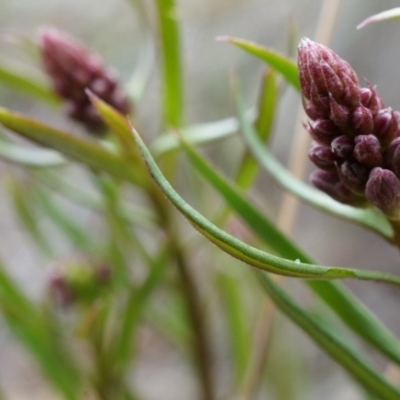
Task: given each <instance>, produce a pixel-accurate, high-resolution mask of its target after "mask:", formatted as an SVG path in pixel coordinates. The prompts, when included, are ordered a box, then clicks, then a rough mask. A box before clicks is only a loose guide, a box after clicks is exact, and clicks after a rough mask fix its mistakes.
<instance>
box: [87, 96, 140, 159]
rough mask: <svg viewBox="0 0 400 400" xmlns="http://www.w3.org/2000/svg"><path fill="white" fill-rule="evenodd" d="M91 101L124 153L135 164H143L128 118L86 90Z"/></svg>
mask: <svg viewBox="0 0 400 400" xmlns="http://www.w3.org/2000/svg"><path fill="white" fill-rule="evenodd" d="M86 93H87V95H88V97H89V98H90V101H91V102H92V104H93V106H94V107H95V108H96V110H97V111H98V113H99V114H100V116H101V117H102V118H103V120H104V122H105V123H106V124H107V125H108V127H109V128H110V129H111V130H112V131H113V132H114V133H115V134H116V136H117V138H118V140H119V142H120V143H121V147H122V150H123V152H125V153H126V154H127V155H128V156H129V158H130V159H131V161H132V162H133V163H139V162H141V160H140V157H139V154H138V152H137V148H136V146H135V141H134V140H133V137H132V132H131V129H130V126H129V123H128V120H127V119H126V117H124V116H123V115H122V114H121V113H119V112H118V111H117V110H116V109H115V108H113V107H111V106H110V105H109V104H107V103H106V102H105V101H103V100H102V99H100V98H99V97H98V96H96V95H95V94H94V93H93V92H91V91H90V90H86Z"/></svg>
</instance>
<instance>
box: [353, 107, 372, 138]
mask: <svg viewBox="0 0 400 400" xmlns="http://www.w3.org/2000/svg"><path fill="white" fill-rule="evenodd" d="M351 126H352V128H353V129H354V131H355V132H357V133H358V134H359V135H369V134H370V133H372V130H373V127H374V120H373V117H372V112H371V110H370V109H368V108H366V107H364V106H360V107H357V108H356V109H355V110H354V111H353V114H352V116H351Z"/></svg>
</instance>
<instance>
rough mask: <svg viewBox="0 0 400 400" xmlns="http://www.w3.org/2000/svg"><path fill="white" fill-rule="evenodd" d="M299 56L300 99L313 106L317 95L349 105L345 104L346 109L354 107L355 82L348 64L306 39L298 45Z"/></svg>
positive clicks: (356, 82)
mask: <svg viewBox="0 0 400 400" xmlns="http://www.w3.org/2000/svg"><path fill="white" fill-rule="evenodd" d="M298 52H299V57H298V65H299V75H300V84H301V87H302V94H303V96H305V97H306V98H307V99H309V100H310V101H311V102H313V103H314V100H313V97H314V98H315V97H316V93H318V94H319V95H320V96H321V97H328V96H329V97H330V96H332V97H333V98H334V99H335V100H336V101H337V102H340V103H342V102H343V101H345V102H346V101H349V103H346V104H345V105H347V106H349V107H352V106H354V105H356V104H357V101H358V100H357V99H359V93H358V79H357V75H356V73H355V72H354V70H353V68H352V67H351V66H350V64H348V63H347V62H346V61H344V60H342V59H341V58H340V57H339V56H338V55H337V54H336V53H335V52H333V51H332V50H331V49H329V48H328V47H325V46H323V45H322V44H319V43H316V42H313V41H312V40H310V39H308V38H303V39H302V40H301V41H300V44H299V48H298ZM313 86H314V88H313ZM352 92H354V93H352Z"/></svg>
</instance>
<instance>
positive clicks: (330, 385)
mask: <svg viewBox="0 0 400 400" xmlns="http://www.w3.org/2000/svg"><path fill="white" fill-rule="evenodd" d="M147 1H149V2H150V0H147ZM180 3H181V5H182V14H183V17H184V26H183V31H184V48H185V62H186V80H187V111H188V122H190V123H192V122H201V121H207V120H213V119H219V118H223V117H226V116H228V115H230V114H231V112H232V107H231V103H230V101H229V85H228V73H229V71H230V70H236V71H238V72H239V74H240V75H241V77H242V79H243V87H244V91H245V96H246V100H247V101H248V103H249V104H251V102H252V101H253V100H254V98H255V96H256V92H257V84H258V80H259V76H260V73H261V71H262V64H261V63H260V62H259V61H258V60H256V59H254V58H252V57H250V56H248V55H246V54H244V53H243V52H241V51H240V50H238V49H236V48H233V47H231V46H229V45H227V44H222V43H217V42H215V40H214V38H215V37H216V36H218V35H233V36H238V37H243V38H247V39H250V40H253V41H256V42H259V43H262V44H265V45H268V46H271V47H274V48H277V49H279V50H281V51H286V46H287V30H286V26H287V22H288V20H289V18H291V17H295V19H296V21H297V25H298V30H299V34H300V35H301V36H303V35H306V36H310V37H313V33H314V31H315V26H316V22H317V17H318V12H319V7H320V4H321V2H320V1H317V0H310V1H306V0H300V1H295V0H291V1H290V0H280V1H267V0H263V1H259V0H247V1H246V0H231V1H226V0H223V1H215V0H182V1H180ZM99 4H101V5H100V6H99ZM397 5H398V2H396V1H380V2H376V1H374V0H358V1H356V0H349V1H343V5H342V8H341V11H340V14H339V17H338V23H337V27H336V29H335V33H334V37H333V40H332V47H333V48H334V49H335V51H336V52H337V53H339V54H340V56H342V57H343V58H344V59H346V60H348V61H349V62H350V63H351V64H352V65H353V66H354V68H355V69H356V71H357V72H358V74H359V76H360V77H363V76H365V77H366V78H368V80H370V81H371V82H373V83H374V84H377V86H378V90H379V92H380V94H381V95H382V97H383V98H384V100H385V102H386V104H387V105H390V106H392V107H393V108H394V109H400V94H399V93H400V90H399V88H400V80H399V79H398V74H399V65H400V48H399V45H398V43H399V41H400V22H397V21H392V22H388V23H385V24H378V25H376V26H371V27H367V28H366V29H364V30H362V31H356V30H355V26H356V25H357V24H358V23H359V22H360V21H361V20H363V19H364V18H365V17H367V16H369V15H371V14H373V13H376V12H378V11H381V10H385V9H388V8H391V7H395V6H397ZM46 24H52V25H57V26H59V27H61V28H63V29H66V30H68V31H70V32H72V33H73V34H75V35H77V36H79V37H81V38H83V39H85V40H86V41H88V42H89V43H91V44H92V45H93V46H94V47H95V48H96V49H97V50H98V51H99V52H101V53H102V54H103V55H104V56H105V58H106V59H107V60H108V61H109V62H110V63H112V64H113V65H115V67H116V68H117V69H118V70H120V71H121V74H122V76H123V77H124V78H125V79H126V78H127V77H128V76H129V71H130V69H131V68H132V66H133V65H134V64H135V63H136V61H137V52H138V49H139V43H138V31H137V29H136V28H135V26H136V24H137V22H136V20H135V18H134V16H133V14H132V13H131V10H130V8H129V7H128V5H127V4H126V3H125V2H124V1H123V0H102V1H98V0H85V1H76V0H29V1H28V0H1V1H0V30H1V31H2V32H7V31H18V32H23V33H24V34H27V35H33V34H34V32H35V29H36V27H37V26H38V25H46ZM8 57H9V58H12V59H16V58H17V59H18V58H19V59H21V57H20V53H19V52H17V51H15V50H13V49H12V46H10V45H7V44H5V43H0V59H1V60H4V59H7V58H8ZM21 61H23V59H21ZM157 89H158V83H157V82H152V84H151V85H150V88H149V93H147V95H146V97H145V102H144V105H143V106H141V108H140V113H141V114H142V121H141V125H142V126H148V127H150V128H149V129H150V131H151V134H152V135H155V134H156V133H157V129H158V125H157V121H154V118H153V115H154V110H155V109H156V108H155V107H158V104H157V100H156V90H157ZM0 101H1V102H2V103H4V104H6V105H7V106H9V107H11V108H15V109H18V110H21V111H24V112H27V113H29V114H32V115H35V116H37V117H39V118H40V117H42V118H46V120H47V121H48V122H54V123H57V124H59V125H64V126H69V124H68V123H66V122H65V121H61V120H59V119H58V118H57V117H56V116H51V117H50V118H49V115H48V113H47V112H46V111H47V110H46V109H45V108H43V107H38V106H35V105H34V104H33V103H32V102H30V101H29V100H26V99H24V98H23V97H22V96H14V95H12V94H11V93H10V92H8V91H5V92H4V93H0ZM298 105H299V104H298V98H297V97H296V96H295V95H294V94H293V93H292V92H291V91H288V92H287V94H286V95H285V98H284V102H283V106H282V107H281V110H280V120H279V122H278V124H277V129H276V136H275V138H274V143H273V148H274V151H275V153H276V154H278V155H279V157H280V158H281V159H282V160H286V157H287V155H288V149H289V147H290V140H291V135H292V128H293V123H294V118H295V115H296V111H294V110H296V109H297V107H298ZM156 112H157V109H156ZM236 145H238V144H236ZM216 149H217V150H214V151H212V152H211V155H212V156H213V157H214V159H216V158H217V156H218V161H219V163H220V165H222V166H223V167H224V168H225V169H226V170H227V171H229V169H230V167H231V164H230V163H229V159H224V157H223V156H222V157H221V154H222V155H224V154H225V155H226V156H229V154H230V151H231V150H230V149H229V150H225V152H224V149H223V148H222V146H217V147H216ZM217 151H218V152H219V153H218V154H217ZM225 158H229V157H225ZM309 168H310V170H311V168H312V167H311V166H309ZM7 169H8V166H7V165H6V164H5V163H1V164H0V174H1V176H2V177H4V176H5V175H6V173H7ZM71 174H75V176H76V177H77V179H79V170H77V169H76V170H75V169H74V170H72V171H71ZM82 184H84V183H82ZM259 188H260V190H259V191H258V193H257V199H258V200H259V201H260V204H265V206H264V208H265V210H268V211H266V212H268V213H270V215H273V213H274V211H275V210H276V209H277V206H278V205H279V199H280V192H279V191H278V190H277V188H276V187H275V185H274V184H273V183H271V182H270V181H269V180H268V179H265V178H264V179H261V180H260V185H259ZM8 199H9V197H8V195H7V194H6V193H5V190H4V189H3V186H1V187H0V210H1V223H0V230H1V234H2V240H1V241H0V254H1V257H2V258H3V259H5V260H6V263H7V267H8V268H9V270H10V271H12V274H13V276H15V277H16V278H17V279H18V280H19V281H20V282H21V283H22V284H23V285H24V286H25V287H26V290H27V291H28V292H29V293H30V294H31V295H32V296H34V297H37V296H40V293H41V292H42V290H43V285H44V281H45V276H46V270H47V269H48V267H49V265H47V264H46V262H45V261H43V259H42V258H41V257H40V256H39V254H38V252H37V251H35V250H34V248H33V246H32V245H31V242H30V241H29V240H28V238H27V235H26V233H24V231H23V230H21V229H20V227H19V226H18V225H17V223H16V221H15V217H14V214H13V213H12V211H11V209H10V205H9V200H8ZM68 207H70V212H71V214H73V215H74V216H77V217H78V218H81V219H83V220H85V219H86V220H87V221H88V226H90V224H91V215H90V214H89V213H88V212H87V211H86V210H83V209H80V208H77V207H76V208H73V207H72V206H70V205H68ZM294 237H295V239H296V241H297V242H298V243H299V244H300V245H301V246H303V247H304V248H305V249H306V250H308V251H309V252H310V253H311V254H314V255H315V257H316V258H317V259H318V260H319V261H320V262H322V263H325V264H330V265H343V266H352V267H355V268H357V267H363V268H370V269H382V270H383V269H384V270H385V271H391V272H394V273H398V272H400V271H399V269H400V265H399V264H400V262H399V261H400V258H399V254H398V252H397V251H396V250H395V249H393V248H391V247H390V246H389V245H387V244H386V243H384V242H383V240H380V239H379V238H377V237H376V236H374V235H373V234H370V233H366V232H365V231H363V230H362V229H360V228H358V227H356V226H353V225H350V224H347V223H345V222H341V221H337V220H335V219H333V218H330V217H329V216H326V215H323V214H321V213H320V212H317V211H314V210H312V209H310V208H309V207H307V206H301V207H300V215H299V218H298V219H297V223H296V227H295V232H294ZM64 247H65V246H64V245H63V244H62V242H60V244H59V248H60V254H64V253H65V254H69V251H70V249H68V248H64ZM349 286H350V287H351V288H352V289H353V290H354V291H355V292H356V293H357V295H358V296H359V297H360V298H361V299H362V300H363V301H364V302H365V303H366V304H367V305H368V306H369V307H370V308H371V309H372V310H373V311H374V312H375V313H376V314H378V315H379V316H380V318H381V319H382V320H383V321H384V322H385V323H386V324H387V325H388V326H389V327H390V328H391V329H393V330H394V331H395V332H396V333H397V334H398V335H400V316H399V313H398V302H399V301H400V298H399V296H398V294H397V293H396V291H395V290H394V289H392V288H387V287H385V286H383V285H376V284H372V283H360V282H350V283H349ZM150 336H151V335H150ZM291 337H292V340H293V343H294V346H299V344H300V345H301V347H303V348H304V349H305V352H306V353H307V354H306V355H305V354H303V356H302V357H305V359H306V362H307V364H308V365H310V372H311V377H309V378H308V380H309V386H310V388H309V392H308V395H306V397H305V398H306V399H308V400H320V399H321V398H324V399H325V400H328V399H332V400H333V399H340V400H346V399H348V400H356V399H358V398H359V397H358V396H359V392H358V391H356V389H354V386H353V385H350V384H349V380H348V378H347V376H346V375H345V374H344V373H341V371H340V368H337V367H336V365H335V364H333V363H332V362H331V361H329V360H328V358H327V357H325V356H324V355H323V354H321V352H319V351H318V350H317V349H316V348H315V347H314V346H313V345H312V344H310V342H309V341H308V340H307V339H304V337H303V336H302V335H301V334H300V333H299V332H298V331H297V330H296V331H295V330H293V333H292V336H291ZM143 353H144V354H145V357H143V362H142V364H141V366H140V368H139V369H138V371H137V372H136V373H135V376H134V380H135V382H136V385H137V387H138V388H139V389H140V392H142V393H143V394H145V395H146V396H145V398H148V399H161V398H162V399H164V400H169V399H171V400H181V399H182V400H184V399H190V398H193V397H192V395H193V390H194V382H193V380H192V379H191V378H190V377H188V374H187V365H185V364H183V363H182V361H181V359H180V358H179V357H178V356H177V355H176V354H175V353H174V351H172V350H171V349H170V348H169V347H168V346H165V345H163V344H160V343H157V340H152V338H151V337H150V338H148V340H147V341H145V342H144V350H143ZM378 362H380V361H379V360H378ZM380 365H381V366H382V367H383V366H384V364H383V363H380ZM32 371H33V366H32V363H31V362H30V360H29V358H27V357H26V356H25V353H24V352H23V351H21V349H20V348H19V346H17V345H16V344H15V343H14V341H13V340H12V339H11V336H10V334H9V332H8V331H7V329H6V328H5V327H4V326H3V325H0V382H1V385H2V386H3V387H4V388H5V389H6V391H7V393H9V399H46V398H49V397H48V396H47V395H46V394H45V390H44V389H41V386H40V384H38V378H37V375H36V374H35V373H34V372H32ZM317 381H319V382H317ZM330 393H332V395H330ZM267 398H271V399H273V397H267Z"/></svg>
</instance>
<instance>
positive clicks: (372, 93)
mask: <svg viewBox="0 0 400 400" xmlns="http://www.w3.org/2000/svg"><path fill="white" fill-rule="evenodd" d="M367 84H368V88H361V89H360V98H361V103H362V105H363V106H365V107H367V108H369V109H370V110H371V112H372V114H373V115H375V114H376V113H377V112H378V111H379V110H380V109H381V108H383V107H384V105H383V101H382V99H381V98H380V97H379V95H378V93H377V91H376V90H375V88H374V87H373V86H372V85H371V84H370V83H369V82H367Z"/></svg>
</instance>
